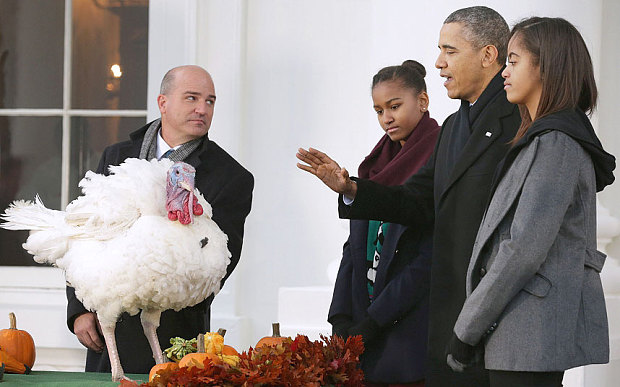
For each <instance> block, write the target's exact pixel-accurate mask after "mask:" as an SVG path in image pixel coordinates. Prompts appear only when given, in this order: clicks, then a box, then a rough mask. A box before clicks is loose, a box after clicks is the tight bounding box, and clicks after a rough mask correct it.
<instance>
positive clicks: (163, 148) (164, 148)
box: [156, 128, 181, 160]
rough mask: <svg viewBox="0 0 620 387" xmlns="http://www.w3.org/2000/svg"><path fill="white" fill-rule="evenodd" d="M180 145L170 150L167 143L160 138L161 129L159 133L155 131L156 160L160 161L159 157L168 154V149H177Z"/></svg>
mask: <svg viewBox="0 0 620 387" xmlns="http://www.w3.org/2000/svg"><path fill="white" fill-rule="evenodd" d="M180 146H181V145H177V146H175V147H174V148H171V147H170V145H168V143H166V141H164V138H163V137H162V136H161V128H159V131H157V153H156V156H157V160H159V159H161V156H163V155H164V153H166V152H168V150H169V149H175V150H176V149H177V148H179V147H180Z"/></svg>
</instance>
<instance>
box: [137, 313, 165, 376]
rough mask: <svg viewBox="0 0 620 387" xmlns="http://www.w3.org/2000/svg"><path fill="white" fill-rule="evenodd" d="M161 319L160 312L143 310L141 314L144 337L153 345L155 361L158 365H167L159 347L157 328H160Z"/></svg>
mask: <svg viewBox="0 0 620 387" xmlns="http://www.w3.org/2000/svg"><path fill="white" fill-rule="evenodd" d="M160 317H161V311H160V310H146V309H143V310H142V312H141V313H140V321H141V322H142V330H143V331H144V336H146V339H147V340H148V341H149V344H150V345H151V351H153V359H155V363H156V364H161V363H165V362H166V360H164V355H163V353H162V351H161V347H160V346H159V339H158V338H157V328H158V327H159V318H160Z"/></svg>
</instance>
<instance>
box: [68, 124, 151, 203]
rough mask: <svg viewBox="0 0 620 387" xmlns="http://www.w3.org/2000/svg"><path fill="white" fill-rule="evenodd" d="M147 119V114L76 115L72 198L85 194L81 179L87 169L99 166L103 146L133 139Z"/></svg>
mask: <svg viewBox="0 0 620 387" xmlns="http://www.w3.org/2000/svg"><path fill="white" fill-rule="evenodd" d="M145 123H146V118H145V117H73V119H72V120H71V165H72V168H71V173H70V174H71V176H70V179H69V200H73V199H75V198H76V197H78V196H79V195H80V194H81V191H80V189H79V187H78V183H79V181H80V180H81V179H82V178H83V177H84V174H85V173H86V171H95V170H97V166H98V165H99V159H100V158H101V155H102V153H103V150H104V149H105V148H106V147H107V146H108V145H111V144H114V143H117V142H119V141H125V140H129V134H130V133H131V132H133V131H135V130H137V129H139V128H141V127H142V126H144V124H145Z"/></svg>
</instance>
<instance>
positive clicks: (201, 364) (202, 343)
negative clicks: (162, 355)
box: [179, 333, 224, 368]
mask: <svg viewBox="0 0 620 387" xmlns="http://www.w3.org/2000/svg"><path fill="white" fill-rule="evenodd" d="M216 335H217V333H216ZM217 336H219V337H220V338H221V339H222V342H224V338H223V337H222V336H220V335H217ZM197 341H198V342H197V343H196V344H197V348H198V352H194V353H188V354H187V355H185V356H183V359H181V361H180V362H179V367H181V368H192V367H198V368H205V360H206V359H209V360H210V361H211V363H212V364H222V360H221V359H220V358H219V356H218V355H217V354H215V353H207V352H205V348H206V343H207V340H205V335H203V334H202V333H200V334H199V335H198V340H197Z"/></svg>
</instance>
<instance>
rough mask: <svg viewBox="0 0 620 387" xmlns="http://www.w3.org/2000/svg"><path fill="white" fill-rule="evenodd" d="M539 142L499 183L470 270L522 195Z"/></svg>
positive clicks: (528, 150)
mask: <svg viewBox="0 0 620 387" xmlns="http://www.w3.org/2000/svg"><path fill="white" fill-rule="evenodd" d="M538 142H539V138H535V139H534V140H533V141H532V142H531V143H530V144H529V145H528V146H527V148H525V149H523V150H521V152H520V153H519V155H518V156H517V157H516V159H515V161H514V163H513V164H512V166H511V167H510V168H509V170H508V172H507V173H506V174H505V175H504V177H503V178H502V180H501V181H500V182H499V184H498V186H497V190H495V193H494V194H493V198H492V199H491V203H490V204H489V207H488V209H487V211H486V213H485V214H484V218H483V219H482V223H481V224H480V229H479V230H478V236H477V237H476V242H475V244H474V250H473V252H472V257H475V259H474V260H472V262H471V263H470V268H471V267H472V264H475V262H474V261H476V260H477V259H478V255H479V253H480V250H481V249H482V247H483V246H484V245H485V244H486V242H487V240H488V239H489V238H490V237H491V235H493V232H494V231H495V229H497V227H498V226H499V224H500V222H501V221H502V219H504V216H506V213H508V211H509V210H510V208H512V206H513V204H514V202H515V201H516V200H517V199H518V197H519V195H520V194H521V189H522V188H523V184H524V183H525V179H526V177H527V175H528V173H529V171H530V168H531V167H532V163H533V162H534V159H535V157H536V149H537V148H538Z"/></svg>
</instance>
